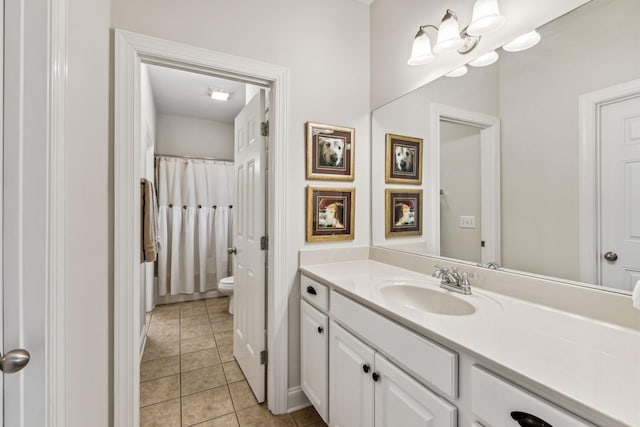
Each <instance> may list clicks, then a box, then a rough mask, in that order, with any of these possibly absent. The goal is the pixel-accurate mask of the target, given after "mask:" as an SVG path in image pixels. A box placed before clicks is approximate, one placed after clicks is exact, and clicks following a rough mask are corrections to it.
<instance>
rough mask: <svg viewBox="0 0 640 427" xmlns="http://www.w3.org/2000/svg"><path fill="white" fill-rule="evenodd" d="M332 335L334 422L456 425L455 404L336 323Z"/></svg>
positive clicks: (340, 425)
mask: <svg viewBox="0 0 640 427" xmlns="http://www.w3.org/2000/svg"><path fill="white" fill-rule="evenodd" d="M329 336H330V339H329V343H330V344H329V353H330V357H329V366H330V369H329V407H330V417H329V418H330V425H331V426H332V427H350V426H354V427H355V426H362V427H366V426H376V427H393V426H403V427H412V426H416V427H418V426H427V425H428V426H433V427H453V426H455V425H456V408H455V407H454V406H452V405H450V404H449V403H447V402H446V401H445V400H443V399H441V398H439V397H438V396H436V395H435V394H434V393H432V392H431V391H430V390H429V389H428V388H427V387H425V386H423V385H422V384H420V383H418V382H417V381H415V380H414V379H413V378H411V377H410V376H409V375H407V374H406V373H405V372H403V371H402V370H401V369H400V368H398V367H397V366H396V365H394V364H393V363H391V362H390V361H388V360H387V359H386V358H385V357H383V356H382V355H380V354H379V353H377V352H376V351H375V350H374V349H373V348H371V347H369V346H368V345H366V344H364V343H363V342H362V341H360V340H359V339H358V338H356V337H354V336H353V335H351V334H350V333H349V332H347V331H346V330H345V329H344V328H342V327H341V326H340V325H338V324H337V323H335V322H331V326H330V334H329Z"/></svg>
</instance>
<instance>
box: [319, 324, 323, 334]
mask: <svg viewBox="0 0 640 427" xmlns="http://www.w3.org/2000/svg"><path fill="white" fill-rule="evenodd" d="M323 332H324V328H323V327H322V326H318V333H319V334H321V333H323Z"/></svg>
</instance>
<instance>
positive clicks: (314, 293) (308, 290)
mask: <svg viewBox="0 0 640 427" xmlns="http://www.w3.org/2000/svg"><path fill="white" fill-rule="evenodd" d="M307 293H308V294H311V295H318V293H317V292H316V288H314V287H313V286H307Z"/></svg>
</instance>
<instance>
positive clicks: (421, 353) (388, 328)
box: [331, 291, 458, 399]
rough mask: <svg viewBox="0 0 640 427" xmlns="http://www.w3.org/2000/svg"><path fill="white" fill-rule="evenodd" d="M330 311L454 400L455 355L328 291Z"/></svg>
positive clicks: (456, 388) (414, 374)
mask: <svg viewBox="0 0 640 427" xmlns="http://www.w3.org/2000/svg"><path fill="white" fill-rule="evenodd" d="M331 313H332V314H333V315H334V316H335V318H336V319H337V320H339V321H340V323H342V324H343V325H344V326H345V327H346V328H347V329H350V330H352V331H353V332H355V333H356V334H358V335H360V336H361V337H363V338H364V339H366V340H368V341H369V342H371V343H375V347H376V349H377V350H380V351H381V352H382V353H384V354H386V355H387V356H388V357H390V358H391V359H393V360H394V361H395V362H396V363H398V364H399V365H401V366H402V367H403V369H404V370H406V371H408V372H410V373H411V374H412V375H413V376H414V377H416V378H417V379H418V380H419V381H422V382H424V383H426V384H428V385H429V386H431V387H432V388H434V389H436V390H438V391H440V392H442V393H443V394H444V395H445V396H447V397H450V398H451V399H455V398H456V397H457V394H458V355H457V354H456V353H454V352H452V351H450V350H447V349H446V348H444V347H442V346H440V345H438V344H436V343H434V342H431V341H429V340H427V339H425V338H423V337H421V336H420V335H418V334H416V333H414V332H411V331H410V330H409V329H407V328H405V327H403V326H400V325H398V324H397V323H395V322H393V321H392V320H389V319H387V318H385V317H383V316H382V315H380V314H378V313H376V312H374V311H372V310H369V309H368V308H366V307H364V306H362V305H360V304H358V303H356V302H354V301H352V300H350V299H349V298H347V297H344V296H342V295H340V294H339V293H337V292H335V291H332V292H331Z"/></svg>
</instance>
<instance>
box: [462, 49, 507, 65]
mask: <svg viewBox="0 0 640 427" xmlns="http://www.w3.org/2000/svg"><path fill="white" fill-rule="evenodd" d="M499 57H500V56H499V55H498V53H497V52H496V51H495V50H492V51H491V52H488V53H485V54H484V55H482V56H480V57H478V58H476V59H474V60H473V61H471V62H469V65H471V66H472V67H486V66H487V65H491V64H493V63H494V62H496V61H497V60H498V58H499Z"/></svg>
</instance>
